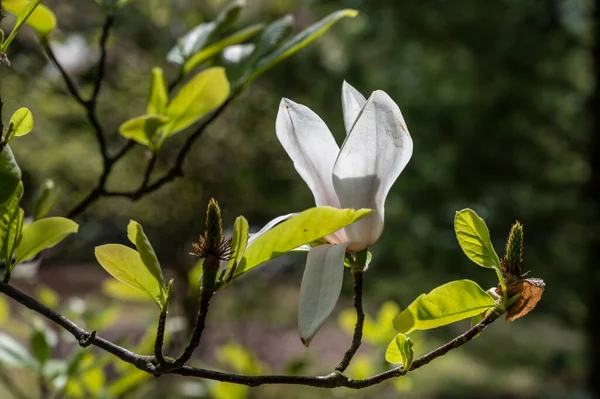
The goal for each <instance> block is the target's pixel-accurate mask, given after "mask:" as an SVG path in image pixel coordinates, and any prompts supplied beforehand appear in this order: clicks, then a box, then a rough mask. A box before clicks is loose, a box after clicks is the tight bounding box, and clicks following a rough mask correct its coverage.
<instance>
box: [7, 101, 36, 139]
mask: <svg viewBox="0 0 600 399" xmlns="http://www.w3.org/2000/svg"><path fill="white" fill-rule="evenodd" d="M10 123H11V124H12V126H13V130H12V136H17V137H18V136H25V135H26V134H27V133H29V132H31V129H33V115H31V111H29V110H28V109H27V108H25V107H23V108H19V109H18V110H16V111H15V113H14V114H13V115H12V116H11V117H10Z"/></svg>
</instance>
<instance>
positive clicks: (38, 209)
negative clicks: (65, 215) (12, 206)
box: [33, 179, 57, 220]
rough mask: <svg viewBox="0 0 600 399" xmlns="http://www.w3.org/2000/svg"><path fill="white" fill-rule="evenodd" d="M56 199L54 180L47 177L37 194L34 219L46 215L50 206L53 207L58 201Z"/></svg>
mask: <svg viewBox="0 0 600 399" xmlns="http://www.w3.org/2000/svg"><path fill="white" fill-rule="evenodd" d="M56 199H57V195H56V190H55V188H54V181H53V180H52V179H46V180H45V181H44V184H42V186H41V187H40V188H39V190H38V192H37V194H36V196H35V200H34V204H33V219H34V220H38V219H41V218H43V217H44V216H46V214H47V213H48V211H49V210H50V208H52V206H53V205H54V203H55V202H56Z"/></svg>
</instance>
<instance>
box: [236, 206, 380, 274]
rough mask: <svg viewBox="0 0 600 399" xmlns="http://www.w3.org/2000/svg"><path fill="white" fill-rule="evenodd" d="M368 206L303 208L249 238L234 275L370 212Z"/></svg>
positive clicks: (334, 230) (318, 237) (336, 229)
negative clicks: (263, 231)
mask: <svg viewBox="0 0 600 399" xmlns="http://www.w3.org/2000/svg"><path fill="white" fill-rule="evenodd" d="M371 212H372V210H371V209H359V210H354V209H337V208H332V207H329V206H321V207H315V208H310V209H307V210H305V211H304V212H301V213H299V214H297V215H295V216H293V217H291V218H289V219H287V220H286V221H284V222H282V223H280V224H278V225H276V226H275V227H273V228H272V229H271V230H269V231H267V232H265V233H264V234H261V235H260V236H259V237H258V238H256V239H251V241H252V243H251V244H250V245H248V248H247V249H246V253H245V254H244V257H243V258H242V260H241V261H240V264H239V265H238V268H237V270H236V272H235V274H234V277H237V276H240V275H242V274H244V273H247V272H248V271H250V270H252V269H254V268H255V267H257V266H259V265H261V264H263V263H265V262H267V261H270V260H271V259H274V258H276V257H278V256H280V255H283V254H285V253H288V252H290V251H292V250H294V249H295V248H298V247H300V246H302V245H304V244H308V243H309V242H313V241H316V240H318V239H320V238H321V237H325V236H326V235H328V234H331V233H334V232H336V231H338V230H339V229H341V228H343V227H345V226H347V225H349V224H351V223H354V222H355V221H357V220H358V219H360V218H362V217H363V216H366V215H368V214H369V213H371Z"/></svg>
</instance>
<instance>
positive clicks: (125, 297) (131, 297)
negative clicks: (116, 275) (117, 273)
mask: <svg viewBox="0 0 600 399" xmlns="http://www.w3.org/2000/svg"><path fill="white" fill-rule="evenodd" d="M102 292H103V293H104V294H106V295H107V296H109V297H112V298H115V299H118V300H120V301H127V302H148V301H152V299H151V298H149V297H148V295H147V294H146V293H145V292H141V291H140V290H138V289H135V288H131V286H129V285H127V284H123V283H122V282H120V281H119V280H115V279H112V278H109V279H106V280H104V281H103V282H102Z"/></svg>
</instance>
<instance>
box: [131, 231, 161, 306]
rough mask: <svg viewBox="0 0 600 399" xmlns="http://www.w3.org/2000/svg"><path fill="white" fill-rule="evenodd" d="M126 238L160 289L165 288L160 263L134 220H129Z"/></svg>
mask: <svg viewBox="0 0 600 399" xmlns="http://www.w3.org/2000/svg"><path fill="white" fill-rule="evenodd" d="M127 238H129V241H131V243H132V244H134V245H135V247H136V248H137V250H138V252H139V254H140V257H141V258H142V261H143V262H144V264H145V265H146V267H147V268H148V271H150V273H151V274H152V275H153V276H154V278H156V280H157V281H158V283H159V284H160V285H161V287H163V288H165V280H164V277H163V274H162V269H161V267H160V262H159V261H158V258H157V257H156V253H155V252H154V248H152V244H150V240H148V237H146V234H145V233H144V229H143V228H142V225H141V224H139V223H138V222H136V221H135V220H131V221H130V222H129V225H128V226H127ZM165 290H166V288H165ZM165 299H166V298H161V302H162V301H164V300H165Z"/></svg>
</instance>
